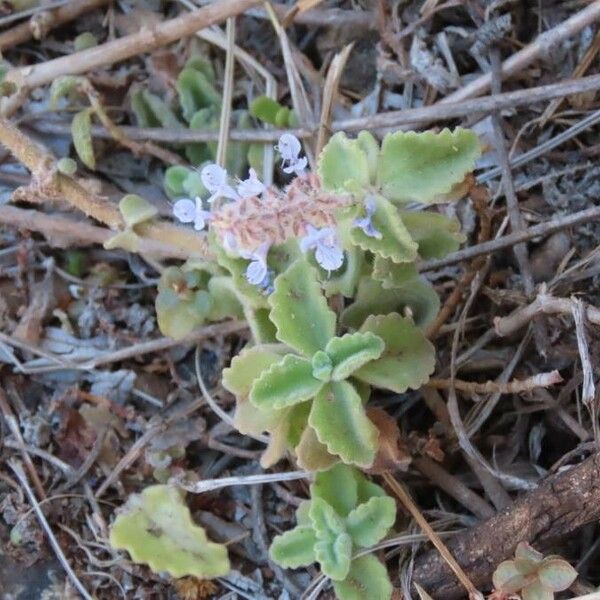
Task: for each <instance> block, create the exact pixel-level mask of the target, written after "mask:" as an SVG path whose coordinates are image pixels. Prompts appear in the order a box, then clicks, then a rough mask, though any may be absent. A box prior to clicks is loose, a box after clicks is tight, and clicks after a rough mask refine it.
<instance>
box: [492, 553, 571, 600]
mask: <svg viewBox="0 0 600 600" xmlns="http://www.w3.org/2000/svg"><path fill="white" fill-rule="evenodd" d="M575 579H577V571H576V570H575V569H574V568H573V567H572V566H571V565H570V564H569V563H568V562H567V561H566V560H564V559H563V558H561V557H560V556H546V557H544V555H543V554H541V553H540V552H538V551H537V550H535V549H534V548H532V547H531V546H530V545H529V544H527V543H526V542H520V543H519V544H518V546H517V549H516V550H515V558H514V559H513V560H506V561H504V562H502V563H500V564H499V565H498V567H497V568H496V570H495V571H494V575H493V583H494V587H495V589H496V591H499V592H502V593H505V594H514V593H516V592H520V594H521V598H522V599H523V600H553V598H554V594H555V593H556V592H562V591H564V590H566V589H567V588H569V587H570V586H571V584H572V583H573V582H574V581H575Z"/></svg>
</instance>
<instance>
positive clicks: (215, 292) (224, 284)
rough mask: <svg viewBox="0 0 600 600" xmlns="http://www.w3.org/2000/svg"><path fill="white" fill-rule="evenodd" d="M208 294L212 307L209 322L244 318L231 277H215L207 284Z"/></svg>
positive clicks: (242, 308)
mask: <svg viewBox="0 0 600 600" xmlns="http://www.w3.org/2000/svg"><path fill="white" fill-rule="evenodd" d="M207 289H208V293H209V294H210V297H211V298H212V300H213V302H212V307H211V311H210V314H209V315H208V320H209V321H220V320H221V319H226V318H236V319H242V318H244V307H243V306H242V304H241V303H240V300H239V298H238V296H237V293H236V290H235V286H234V285H233V281H232V279H231V277H227V276H225V275H217V276H213V277H211V278H210V280H209V282H208V288H207Z"/></svg>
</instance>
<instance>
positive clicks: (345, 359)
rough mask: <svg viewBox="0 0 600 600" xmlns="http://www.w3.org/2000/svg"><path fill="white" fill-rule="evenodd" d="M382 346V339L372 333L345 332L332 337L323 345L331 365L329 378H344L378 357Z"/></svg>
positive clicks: (383, 345)
mask: <svg viewBox="0 0 600 600" xmlns="http://www.w3.org/2000/svg"><path fill="white" fill-rule="evenodd" d="M384 348H385V344H384V343H383V340H382V339H381V338H379V337H377V336H376V335H374V334H372V333H359V332H356V333H347V334H346V335H344V336H342V337H335V338H332V339H331V340H330V341H329V342H328V344H327V346H326V347H325V352H327V354H328V355H329V357H330V358H331V363H332V365H333V371H332V373H331V379H332V380H333V381H342V380H343V379H346V378H347V377H349V376H350V375H351V374H352V373H354V371H356V370H357V369H359V368H360V367H362V366H363V365H365V364H366V363H368V362H370V361H372V360H375V359H376V358H379V357H380V356H381V354H382V352H383V350H384Z"/></svg>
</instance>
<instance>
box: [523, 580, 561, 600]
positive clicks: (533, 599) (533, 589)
mask: <svg viewBox="0 0 600 600" xmlns="http://www.w3.org/2000/svg"><path fill="white" fill-rule="evenodd" d="M521 598H522V600H554V592H553V591H552V590H550V589H548V588H547V587H546V586H544V585H542V584H541V583H540V582H539V581H534V582H532V583H530V584H528V585H526V586H525V587H524V588H523V589H522V590H521Z"/></svg>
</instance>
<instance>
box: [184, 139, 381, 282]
mask: <svg viewBox="0 0 600 600" xmlns="http://www.w3.org/2000/svg"><path fill="white" fill-rule="evenodd" d="M275 149H276V150H277V151H278V152H279V154H280V155H281V159H282V169H283V172H284V173H286V174H292V175H294V176H295V177H294V179H293V180H292V181H291V182H290V184H289V185H288V186H287V187H286V188H285V190H284V192H283V193H282V192H281V191H280V190H277V189H274V188H268V187H267V186H265V184H264V183H262V182H261V181H260V179H259V178H258V176H257V174H256V171H254V169H250V170H249V176H248V178H247V179H245V180H243V181H239V182H238V183H237V185H235V187H234V186H233V185H231V184H230V182H229V176H228V174H227V171H226V170H225V169H224V168H223V167H220V166H219V165H216V164H209V165H206V166H205V167H203V168H202V170H201V171H200V179H201V181H202V184H203V185H204V187H205V188H206V190H207V191H208V192H209V194H210V196H209V197H208V198H207V199H206V200H203V199H202V198H200V197H196V198H194V199H193V200H192V199H190V198H182V199H180V200H178V201H177V202H175V204H174V206H173V214H174V215H175V218H176V219H177V220H179V221H180V222H181V223H193V225H194V229H196V230H197V231H201V230H203V229H204V228H205V227H207V225H208V224H209V223H210V226H211V231H214V232H215V233H216V234H217V235H218V236H219V238H220V239H221V242H222V244H223V247H224V248H225V250H226V251H227V252H228V253H230V254H233V255H236V256H240V257H241V258H244V259H246V260H248V261H250V262H249V264H248V267H247V269H246V279H247V280H248V281H249V282H250V283H251V284H253V285H256V286H257V287H259V288H261V289H262V290H264V291H265V292H266V293H270V291H271V280H272V275H273V274H272V272H271V270H270V269H269V267H268V264H267V257H268V253H269V249H270V248H271V246H273V245H274V244H279V243H283V242H285V241H287V239H290V238H292V237H294V238H299V242H300V249H301V250H302V251H303V252H305V253H307V252H312V251H314V256H315V260H316V261H317V263H318V264H319V265H320V266H321V267H322V268H323V269H324V270H325V271H327V272H331V271H335V270H337V269H339V268H340V267H341V266H342V264H343V262H344V251H343V249H342V246H341V244H340V240H339V237H338V234H337V230H336V221H335V218H334V217H333V213H334V212H335V210H336V209H338V208H340V207H343V206H345V205H347V204H348V201H349V199H348V198H347V197H344V196H340V195H332V194H328V193H325V192H324V191H323V190H322V189H321V186H320V181H319V178H318V177H317V176H316V175H314V174H311V173H307V172H306V167H307V164H308V161H307V158H306V157H305V156H301V151H302V146H301V144H300V141H299V140H298V139H297V138H296V137H295V136H293V135H292V134H289V133H284V134H283V135H282V136H281V137H280V138H279V142H278V144H277V145H276V146H275ZM220 198H224V199H226V200H229V201H230V202H227V203H224V204H223V205H222V206H217V203H216V201H217V200H218V199H220ZM369 206H370V205H366V211H367V216H366V217H365V218H364V219H357V221H356V223H355V225H356V226H358V227H361V228H363V230H364V231H365V232H367V230H368V231H372V232H374V235H377V234H379V232H377V231H376V230H375V229H374V228H373V227H372V225H370V218H371V215H372V212H373V210H374V209H373V210H371V209H370V208H369ZM370 210H371V212H369V211H370ZM368 235H371V234H368Z"/></svg>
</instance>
